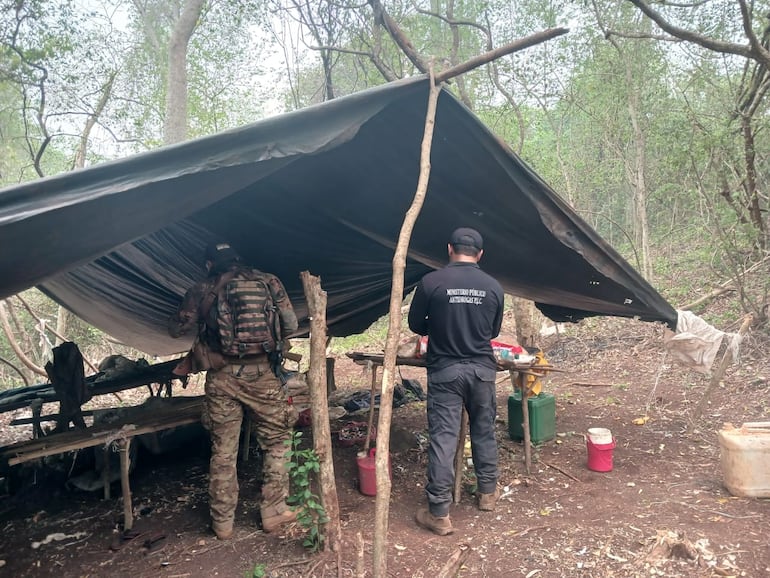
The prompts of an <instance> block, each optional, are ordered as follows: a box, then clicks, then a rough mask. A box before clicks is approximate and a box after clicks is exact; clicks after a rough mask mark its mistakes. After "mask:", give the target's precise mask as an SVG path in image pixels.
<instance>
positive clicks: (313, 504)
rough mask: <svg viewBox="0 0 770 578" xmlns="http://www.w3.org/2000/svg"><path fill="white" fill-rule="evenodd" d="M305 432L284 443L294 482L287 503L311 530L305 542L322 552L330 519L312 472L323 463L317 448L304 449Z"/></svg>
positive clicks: (302, 524) (311, 548)
mask: <svg viewBox="0 0 770 578" xmlns="http://www.w3.org/2000/svg"><path fill="white" fill-rule="evenodd" d="M301 442H302V432H300V431H297V432H294V433H293V434H292V437H291V439H288V440H286V441H285V442H284V443H285V444H286V445H287V446H288V447H289V449H288V451H287V452H286V457H287V459H288V464H286V467H287V468H288V470H289V476H290V477H291V481H292V489H293V493H292V494H291V495H290V496H289V497H288V498H287V500H286V502H287V503H288V504H289V505H290V506H292V508H293V510H294V511H295V512H297V521H298V522H299V524H300V525H301V526H302V527H303V528H305V529H306V530H307V536H305V539H304V540H303V541H302V545H303V546H304V547H305V548H307V549H308V550H310V551H311V552H318V551H319V550H320V549H321V548H322V547H323V544H324V534H323V531H322V530H323V525H324V524H326V522H328V521H329V518H328V517H327V516H326V510H324V507H323V506H322V505H321V502H320V501H319V498H318V496H317V495H316V494H314V493H313V490H312V488H311V483H312V479H311V478H312V475H313V474H314V473H315V474H317V473H318V472H319V470H320V469H321V463H320V462H319V460H318V455H317V454H316V453H315V450H313V449H311V448H308V449H300V444H301Z"/></svg>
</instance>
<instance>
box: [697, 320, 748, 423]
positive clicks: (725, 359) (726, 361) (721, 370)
mask: <svg viewBox="0 0 770 578" xmlns="http://www.w3.org/2000/svg"><path fill="white" fill-rule="evenodd" d="M752 319H753V317H752V316H751V315H750V314H749V315H746V317H744V319H743V324H742V325H741V327H740V329H738V336H739V337H742V336H743V334H744V333H746V331H747V330H748V328H749V327H750V326H751V321H752ZM732 361H733V355H732V350H731V349H730V348H729V347H728V348H727V350H726V351H725V352H724V355H722V361H720V362H719V367H718V368H717V370H716V371H715V372H714V374H713V375H712V376H711V381H710V382H709V384H708V387H707V388H706V391H705V392H704V393H703V397H701V398H700V401H699V402H698V405H697V406H696V407H695V411H693V414H692V417H691V418H690V425H689V426H688V427H687V433H691V432H692V430H693V428H694V427H695V422H696V421H698V420H699V419H700V416H701V413H703V408H704V407H705V406H706V402H707V401H708V398H709V396H710V395H711V392H712V391H713V390H714V388H715V387H716V386H717V384H719V382H720V381H721V380H722V377H724V374H725V372H726V371H727V368H728V366H729V365H730V363H731V362H732Z"/></svg>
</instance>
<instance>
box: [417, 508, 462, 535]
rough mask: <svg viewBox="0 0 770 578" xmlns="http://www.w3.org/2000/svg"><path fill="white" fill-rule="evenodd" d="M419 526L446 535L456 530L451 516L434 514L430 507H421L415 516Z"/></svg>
mask: <svg viewBox="0 0 770 578" xmlns="http://www.w3.org/2000/svg"><path fill="white" fill-rule="evenodd" d="M414 519H415V521H416V522H417V524H418V525H419V526H422V527H423V528H425V529H426V530H430V531H431V532H433V533H434V534H438V535H439V536H446V535H448V534H451V533H452V532H454V531H455V529H454V528H453V527H452V521H451V520H450V519H449V516H434V515H433V514H431V513H430V510H428V508H420V509H419V510H417V513H416V514H415V516H414Z"/></svg>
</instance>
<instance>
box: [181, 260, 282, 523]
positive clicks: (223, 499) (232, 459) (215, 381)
mask: <svg viewBox="0 0 770 578" xmlns="http://www.w3.org/2000/svg"><path fill="white" fill-rule="evenodd" d="M222 272H223V271H219V273H220V274H221V273H222ZM263 275H265V276H266V277H267V285H268V287H269V290H270V292H271V295H272V298H273V301H274V303H275V306H276V307H277V310H278V311H277V313H278V317H279V319H280V324H281V330H282V334H284V335H285V334H287V333H289V332H291V331H294V330H295V329H296V328H297V317H296V315H295V313H294V310H293V308H292V306H291V302H290V301H289V298H288V296H287V295H286V291H285V289H284V287H283V284H282V283H281V282H280V280H279V279H278V278H277V277H275V276H274V275H266V274H264V273H263ZM218 278H219V275H213V276H210V277H209V278H208V279H206V280H204V281H202V282H200V283H198V284H196V285H194V286H193V287H191V288H190V290H189V291H188V292H187V294H186V295H185V297H184V299H183V301H182V304H181V305H180V307H179V310H178V311H177V313H176V314H175V315H174V316H173V317H172V318H171V319H170V320H169V333H170V334H171V335H172V336H173V337H178V336H181V335H184V334H185V333H187V332H189V331H190V330H191V329H192V328H193V327H195V328H198V331H199V335H200V339H201V341H202V342H203V343H206V344H207V345H208V347H209V348H211V349H212V350H214V351H216V350H217V349H218V333H217V329H216V327H210V325H211V323H210V319H211V315H210V314H209V315H208V316H207V315H206V312H205V311H202V307H201V306H202V304H203V303H202V302H203V300H204V298H205V296H206V295H208V294H210V293H211V292H212V290H213V288H214V286H215V285H216V282H217V279H218ZM204 317H207V318H208V320H209V323H207V324H205V325H204V321H205V319H204ZM205 391H206V409H205V411H206V414H207V415H206V420H207V421H208V425H209V430H210V434H211V463H210V468H209V508H210V510H211V519H212V526H213V528H214V530H215V531H216V532H217V534H220V533H223V534H228V533H229V532H231V531H232V526H233V519H234V517H235V509H236V506H237V503H238V476H237V470H236V462H237V458H238V444H239V441H240V433H241V424H242V422H243V414H244V411H246V412H247V415H249V417H250V418H251V420H252V422H253V424H254V426H255V428H256V433H257V439H258V441H259V444H260V446H261V448H262V449H263V450H264V452H265V459H264V466H263V468H264V471H263V473H264V483H263V486H262V499H261V503H260V511H261V514H262V519H263V520H265V519H267V518H270V517H273V516H276V515H279V514H281V513H282V512H284V511H285V510H287V509H288V506H287V505H286V502H285V499H286V497H287V496H288V495H289V475H288V470H287V469H286V459H285V454H286V452H287V450H288V448H287V446H286V445H285V444H284V441H286V440H288V439H290V438H291V432H292V427H293V425H294V423H295V422H296V420H297V415H296V411H295V409H294V407H293V406H292V405H290V404H289V403H288V402H287V397H286V393H285V392H284V389H283V388H282V386H281V383H280V381H279V380H278V378H277V377H276V376H275V375H274V374H273V372H272V370H271V367H270V364H269V361H268V358H267V354H264V355H258V356H250V357H248V358H243V359H238V358H230V359H227V364H226V365H225V366H224V367H223V368H221V369H217V370H213V369H211V370H209V371H208V372H207V375H206V386H205Z"/></svg>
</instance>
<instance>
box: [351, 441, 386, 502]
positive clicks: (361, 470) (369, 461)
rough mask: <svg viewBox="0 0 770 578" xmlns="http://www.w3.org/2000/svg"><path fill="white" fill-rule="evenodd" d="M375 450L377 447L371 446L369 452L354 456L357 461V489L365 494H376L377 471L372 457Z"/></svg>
mask: <svg viewBox="0 0 770 578" xmlns="http://www.w3.org/2000/svg"><path fill="white" fill-rule="evenodd" d="M376 452H377V448H371V449H370V450H369V454H368V455H366V454H364V455H361V454H363V452H361V454H359V455H357V456H356V462H357V463H358V489H359V491H360V492H361V493H362V494H363V495H365V496H376V495H377V472H376V467H375V463H374V458H375V455H376ZM388 474H389V475H392V474H391V472H390V460H388Z"/></svg>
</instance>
